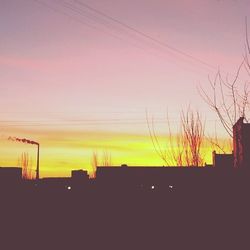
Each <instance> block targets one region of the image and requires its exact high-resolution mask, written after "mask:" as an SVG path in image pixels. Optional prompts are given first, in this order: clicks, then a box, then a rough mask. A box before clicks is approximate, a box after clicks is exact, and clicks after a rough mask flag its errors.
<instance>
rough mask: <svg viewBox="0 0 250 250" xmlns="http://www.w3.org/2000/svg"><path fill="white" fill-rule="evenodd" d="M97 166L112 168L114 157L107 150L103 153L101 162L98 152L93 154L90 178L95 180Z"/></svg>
mask: <svg viewBox="0 0 250 250" xmlns="http://www.w3.org/2000/svg"><path fill="white" fill-rule="evenodd" d="M97 166H103V167H108V166H112V156H111V153H109V152H108V151H107V150H105V151H103V154H102V158H101V160H100V157H99V155H98V152H97V151H94V152H93V155H92V160H91V167H92V169H91V171H90V172H91V173H90V177H91V178H95V176H96V170H97Z"/></svg>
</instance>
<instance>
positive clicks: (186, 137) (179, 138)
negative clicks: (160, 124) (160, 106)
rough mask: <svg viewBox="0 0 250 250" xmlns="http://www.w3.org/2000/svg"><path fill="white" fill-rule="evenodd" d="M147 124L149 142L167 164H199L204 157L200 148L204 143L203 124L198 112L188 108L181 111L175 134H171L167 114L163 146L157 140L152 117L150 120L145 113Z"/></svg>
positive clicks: (201, 163) (202, 161)
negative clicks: (165, 140) (177, 129)
mask: <svg viewBox="0 0 250 250" xmlns="http://www.w3.org/2000/svg"><path fill="white" fill-rule="evenodd" d="M147 125H148V130H149V135H150V139H151V142H152V144H153V146H154V150H155V152H156V153H157V155H158V156H159V157H160V158H161V159H162V160H163V162H164V164H165V165H167V166H170V165H177V166H201V165H203V163H204V157H203V156H202V153H201V148H202V145H203V143H204V128H205V124H204V122H203V121H202V118H201V115H200V113H199V112H196V113H195V112H193V111H191V110H190V109H188V110H187V111H186V112H184V111H182V112H181V117H180V127H179V131H178V132H177V133H176V134H173V132H172V129H171V126H170V121H169V118H168V116H167V130H168V131H167V136H166V137H167V138H166V139H167V142H166V144H165V145H164V146H162V144H161V143H160V141H159V138H158V135H157V134H156V131H155V124H154V119H153V118H152V119H151V121H150V120H149V118H148V115H147Z"/></svg>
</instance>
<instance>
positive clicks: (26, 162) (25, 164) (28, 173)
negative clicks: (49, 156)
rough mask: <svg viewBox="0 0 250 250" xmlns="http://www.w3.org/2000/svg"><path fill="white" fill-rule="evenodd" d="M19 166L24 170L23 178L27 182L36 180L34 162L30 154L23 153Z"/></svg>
mask: <svg viewBox="0 0 250 250" xmlns="http://www.w3.org/2000/svg"><path fill="white" fill-rule="evenodd" d="M19 165H20V166H21V168H22V178H23V179H25V180H33V179H34V178H35V174H34V171H33V169H32V160H31V158H30V157H29V154H28V153H22V155H21V157H20V159H19Z"/></svg>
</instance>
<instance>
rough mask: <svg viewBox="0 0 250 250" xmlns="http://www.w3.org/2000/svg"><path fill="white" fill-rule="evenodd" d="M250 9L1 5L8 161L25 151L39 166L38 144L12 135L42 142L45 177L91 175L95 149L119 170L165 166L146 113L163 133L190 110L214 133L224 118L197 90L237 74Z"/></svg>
mask: <svg viewBox="0 0 250 250" xmlns="http://www.w3.org/2000/svg"><path fill="white" fill-rule="evenodd" d="M81 2H82V3H87V4H89V5H90V6H92V7H93V8H96V9H97V10H99V11H101V12H104V13H105V14H107V15H109V16H111V17H113V18H114V19H116V20H119V21H121V22H123V23H126V24H127V25H129V26H132V27H134V28H135V29H137V30H139V31H141V32H144V33H146V34H148V35H150V36H151V37H153V38H155V39H158V40H159V41H162V42H163V43H165V44H167V45H168V46H169V47H171V48H175V49H177V50H180V51H182V52H184V53H185V54H188V55H190V56H192V57H195V58H197V59H199V60H200V61H203V62H205V63H200V62H198V60H192V59H190V58H189V57H186V56H183V55H181V54H180V53H176V51H173V50H172V49H169V48H166V47H163V46H160V45H159V44H157V43H154V42H153V41H152V40H149V39H146V38H145V37H143V36H140V35H139V34H138V33H135V32H133V31H132V30H129V29H126V28H125V27H124V26H121V25H119V24H118V23H117V22H113V21H111V20H110V19H106V18H104V17H103V16H100V15H98V14H97V13H95V12H92V11H91V10H90V9H86V8H84V6H83V5H81V4H80V3H81ZM72 4H73V6H72ZM249 10H250V1H237V0H227V1H223V0H220V1H219V0H217V1H216V0H206V1H205V0H200V1H198V0H190V1H183V0H182V1H180V0H179V1H167V0H155V1H148V0H133V1H132V0H126V1H124V0H116V1H114V0H84V1H80V0H79V1H70V0H65V1H64V0H61V1H56V0H54V1H49V0H39V1H34V0H1V1H0V37H1V39H0V93H1V98H0V114H1V119H0V135H1V140H0V150H1V151H0V165H2V166H9V165H12V166H13V165H16V164H17V159H18V157H19V156H20V154H21V153H22V152H24V151H25V152H26V151H27V152H29V153H30V155H31V156H32V158H34V161H35V153H34V148H32V146H30V145H17V144H15V145H14V144H13V142H7V141H6V137H7V136H9V135H12V136H17V137H27V138H28V139H32V140H36V141H39V142H40V143H41V145H42V146H41V148H42V149H41V150H42V151H41V172H42V176H54V175H69V174H70V170H71V169H72V168H86V169H88V168H89V165H90V161H91V155H92V152H93V151H98V152H100V154H101V153H102V152H103V150H108V151H109V152H111V153H112V156H113V159H114V163H116V164H122V163H128V164H131V165H161V164H162V163H161V161H160V160H159V159H158V158H157V156H156V155H155V153H154V151H153V148H152V145H151V142H150V138H149V137H148V130H147V123H146V119H145V110H146V109H147V110H148V112H149V114H150V115H152V116H154V117H155V119H156V121H157V122H156V123H157V129H158V131H159V133H160V134H162V133H164V131H165V130H164V126H165V124H164V122H163V121H164V117H165V116H166V110H168V113H169V117H170V119H171V121H172V124H173V126H175V124H176V123H177V122H178V118H179V112H180V110H181V109H185V108H186V107H187V106H188V105H191V106H192V107H193V108H194V109H196V108H197V109H199V110H200V112H202V114H203V115H204V119H206V126H207V129H211V128H213V127H214V125H215V123H216V119H217V118H216V117H215V115H214V114H213V113H212V112H211V111H210V110H209V108H208V107H207V106H206V104H205V103H204V102H203V101H202V99H201V98H200V96H199V95H198V92H197V86H198V85H199V84H201V85H202V86H204V87H206V86H207V85H208V80H207V76H208V75H211V76H213V75H215V73H216V69H217V68H218V67H220V69H222V70H223V72H224V73H225V74H226V73H227V72H229V73H231V74H233V73H234V72H235V71H236V69H237V67H238V65H239V63H240V62H241V60H242V55H243V53H244V42H245V34H244V33H245V30H244V29H245V26H244V22H245V16H247V15H249ZM206 64H207V65H206ZM208 65H209V66H208ZM218 127H219V124H218ZM219 132H221V134H222V135H223V131H222V130H220V128H219Z"/></svg>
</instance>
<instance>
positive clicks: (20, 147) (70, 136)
mask: <svg viewBox="0 0 250 250" xmlns="http://www.w3.org/2000/svg"><path fill="white" fill-rule="evenodd" d="M7 133H8V135H10V133H11V135H13V134H14V135H18V137H20V138H27V139H32V140H36V141H38V142H39V143H40V145H41V147H40V176H41V177H64V176H65V177H67V176H70V175H71V170H74V169H84V170H87V171H89V172H91V171H92V169H93V168H92V166H91V162H92V157H93V153H94V152H97V154H98V155H99V157H100V161H102V159H101V158H102V155H103V152H108V153H109V154H110V155H111V158H112V165H118V166H119V165H121V164H127V165H128V166H165V165H166V164H164V162H163V161H162V160H161V159H160V157H159V156H158V155H157V153H156V152H155V150H154V146H153V144H152V142H151V140H150V136H149V135H148V134H135V133H134V134H133V133H125V132H120V133H119V132H109V131H80V130H79V131H55V130H54V131H53V130H47V131H45V132H43V130H38V131H35V130H34V131H32V130H31V131H28V130H20V129H16V131H14V130H12V131H9V132H7V130H5V134H6V135H7ZM158 139H159V143H160V144H161V145H162V147H163V148H164V145H166V143H168V138H167V136H166V135H163V134H162V135H159V136H158ZM223 140H224V141H225V139H223V138H222V139H220V142H223ZM168 146H169V145H168ZM36 150H37V147H36V146H35V145H29V144H22V143H18V142H12V141H8V140H7V136H2V137H1V140H0V152H1V155H0V166H18V159H19V158H20V157H21V154H22V153H24V152H27V153H28V154H29V156H30V158H31V164H32V169H33V170H34V171H35V168H36V152H37V151H36ZM213 150H214V148H213V147H211V145H210V144H209V143H208V142H207V141H206V142H205V143H204V144H203V147H202V149H201V154H202V155H203V156H204V161H205V162H206V163H207V164H209V163H211V162H212V151H213ZM226 151H227V152H230V148H229V147H227V149H226ZM100 165H101V163H100Z"/></svg>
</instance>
